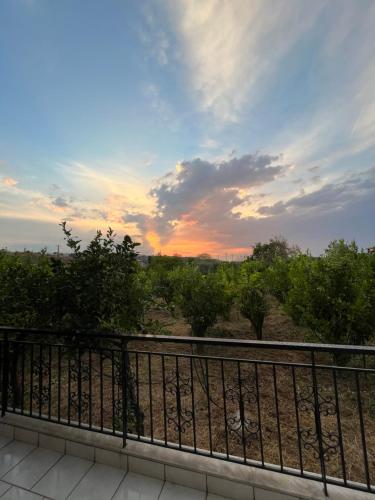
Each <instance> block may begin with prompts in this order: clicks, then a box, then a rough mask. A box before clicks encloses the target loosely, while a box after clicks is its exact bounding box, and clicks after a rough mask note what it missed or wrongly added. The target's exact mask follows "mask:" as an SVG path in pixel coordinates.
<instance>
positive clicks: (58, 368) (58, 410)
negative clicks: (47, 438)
mask: <svg viewBox="0 0 375 500" xmlns="http://www.w3.org/2000/svg"><path fill="white" fill-rule="evenodd" d="M60 419H61V345H59V346H58V348H57V421H58V422H60Z"/></svg>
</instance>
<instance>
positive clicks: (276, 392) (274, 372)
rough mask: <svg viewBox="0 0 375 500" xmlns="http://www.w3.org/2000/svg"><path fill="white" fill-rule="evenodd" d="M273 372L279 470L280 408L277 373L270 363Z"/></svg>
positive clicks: (281, 452)
mask: <svg viewBox="0 0 375 500" xmlns="http://www.w3.org/2000/svg"><path fill="white" fill-rule="evenodd" d="M272 369H273V370H272V372H273V387H274V391H275V406H276V421H277V436H278V444H279V458H280V468H281V472H282V471H283V470H284V463H283V450H282V441H281V426H280V409H279V397H278V391H277V373H276V366H275V365H274V364H273V365H272Z"/></svg>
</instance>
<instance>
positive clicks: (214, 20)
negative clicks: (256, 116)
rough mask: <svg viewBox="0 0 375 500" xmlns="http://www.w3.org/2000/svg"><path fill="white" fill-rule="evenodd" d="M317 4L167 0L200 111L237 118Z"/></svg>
mask: <svg viewBox="0 0 375 500" xmlns="http://www.w3.org/2000/svg"><path fill="white" fill-rule="evenodd" d="M323 5H324V4H323V3H322V2H309V3H306V2H300V1H297V0H289V1H287V2H285V1H282V0H277V1H272V2H264V1H263V0H257V1H252V2H249V1H247V0H236V1H233V0H224V1H219V0H207V1H205V2H202V1H200V0H183V1H181V2H170V3H169V6H170V12H171V14H172V17H173V22H174V23H175V26H176V28H177V36H178V37H179V39H180V40H181V43H182V46H183V53H184V58H185V60H186V61H187V66H188V69H187V75H188V78H189V80H190V82H191V85H192V87H193V89H194V91H195V92H196V94H197V97H198V102H199V105H200V107H201V109H202V110H203V111H210V112H212V113H213V114H214V115H215V118H216V119H218V120H220V121H222V122H233V121H237V120H238V118H239V115H240V114H241V110H242V109H243V107H244V105H246V106H247V107H249V106H251V104H252V103H253V101H254V99H255V98H256V95H257V93H258V91H259V90H262V87H263V86H264V84H265V81H266V79H270V78H272V75H273V74H274V72H275V71H276V69H277V67H278V65H279V64H280V61H281V60H282V57H283V56H284V55H285V54H286V53H287V52H288V50H289V49H290V48H291V47H293V46H294V45H295V44H296V43H297V41H298V40H299V38H300V37H301V36H302V35H303V34H304V33H305V32H306V30H307V29H308V28H309V27H310V26H311V25H312V24H313V23H314V22H315V20H316V18H317V16H318V14H319V11H320V9H321V8H322V6H323Z"/></svg>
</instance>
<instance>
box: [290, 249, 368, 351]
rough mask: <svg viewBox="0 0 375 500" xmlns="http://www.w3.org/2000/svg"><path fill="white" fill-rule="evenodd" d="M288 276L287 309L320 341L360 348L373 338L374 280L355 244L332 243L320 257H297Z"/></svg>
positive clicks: (365, 258) (364, 257)
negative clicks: (358, 345) (353, 345)
mask: <svg viewBox="0 0 375 500" xmlns="http://www.w3.org/2000/svg"><path fill="white" fill-rule="evenodd" d="M289 277H290V283H291V288H290V291H289V293H288V296H287V300H286V309H287V311H288V312H289V313H290V314H291V316H292V317H293V319H294V320H295V321H296V322H297V323H299V324H301V325H305V326H308V327H309V328H310V329H311V330H312V332H313V335H314V336H315V337H316V338H317V339H318V340H320V341H322V342H328V343H338V344H362V343H365V342H366V341H367V340H368V339H369V338H370V337H371V335H372V334H373V333H374V324H375V323H374V322H375V280H374V275H373V271H372V269H371V262H370V259H369V258H368V256H367V255H366V254H364V253H362V252H359V251H358V248H357V246H356V245H355V243H354V242H352V243H350V244H347V243H345V242H344V241H343V240H340V241H333V242H332V243H331V244H330V245H329V247H328V248H327V250H326V251H325V253H324V254H323V256H322V257H321V258H312V257H308V256H300V257H297V258H296V259H295V260H294V261H293V262H292V263H291V266H290V272H289Z"/></svg>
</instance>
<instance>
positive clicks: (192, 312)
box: [178, 265, 226, 337]
mask: <svg viewBox="0 0 375 500" xmlns="http://www.w3.org/2000/svg"><path fill="white" fill-rule="evenodd" d="M178 304H179V306H180V309H181V312H182V315H183V316H184V318H185V319H186V321H187V322H188V323H189V325H190V326H191V330H192V334H193V335H194V336H196V337H203V336H204V335H205V333H206V331H207V328H209V327H210V326H213V325H214V324H215V322H216V321H217V318H218V316H219V315H222V314H224V313H225V310H226V298H225V294H224V291H223V288H222V285H221V283H220V281H219V280H218V279H217V275H216V274H215V273H209V274H207V275H204V274H202V273H201V272H200V271H199V270H198V269H197V267H194V266H191V265H189V266H186V267H184V268H181V269H180V270H179V275H178Z"/></svg>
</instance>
